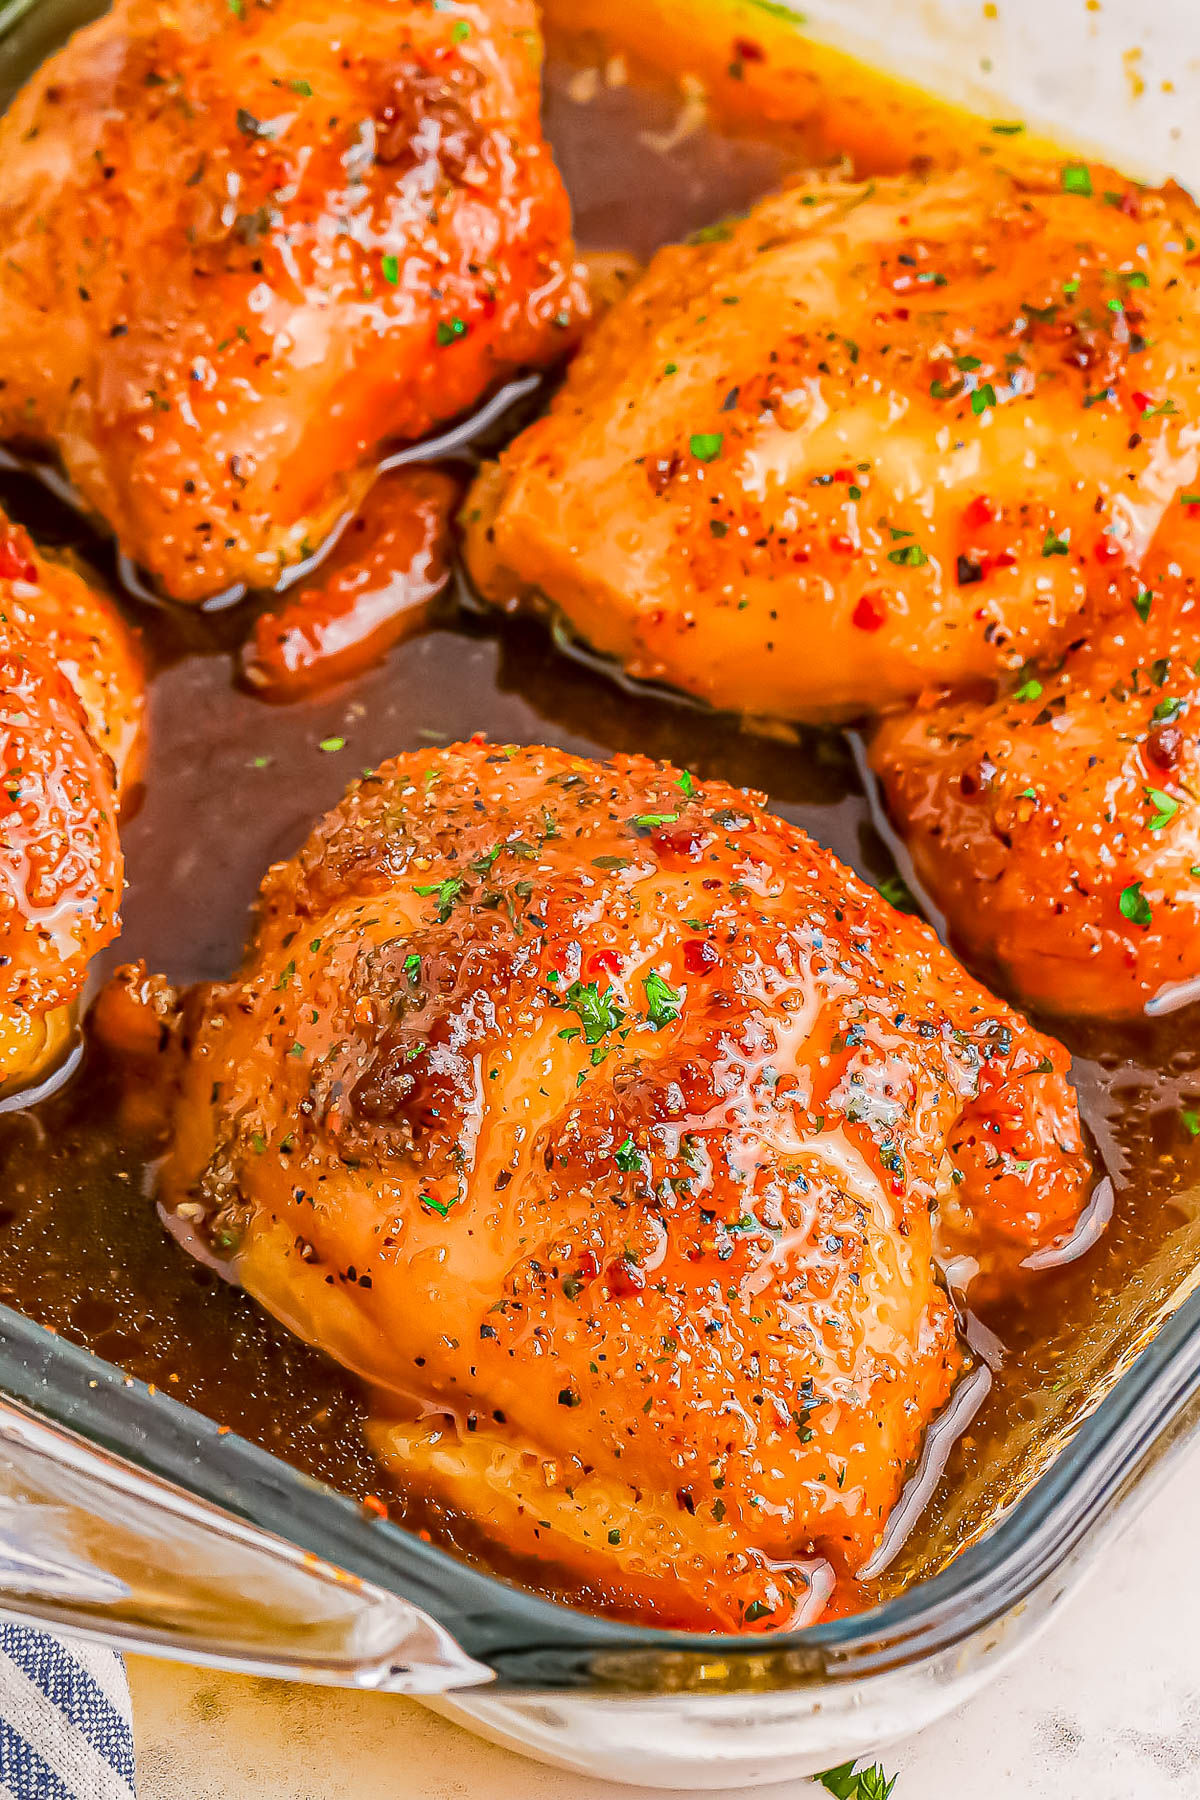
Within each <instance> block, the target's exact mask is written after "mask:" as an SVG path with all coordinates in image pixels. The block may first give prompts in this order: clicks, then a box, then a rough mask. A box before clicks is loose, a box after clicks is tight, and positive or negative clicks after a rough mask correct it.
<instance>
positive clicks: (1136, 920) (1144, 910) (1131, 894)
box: [1119, 881, 1154, 926]
mask: <svg viewBox="0 0 1200 1800" xmlns="http://www.w3.org/2000/svg"><path fill="white" fill-rule="evenodd" d="M1119 904H1120V908H1121V916H1122V917H1123V918H1126V919H1128V920H1129V923H1130V924H1131V925H1142V926H1149V924H1150V923H1151V921H1152V919H1153V917H1154V914H1153V912H1152V911H1151V910H1150V902H1149V901H1148V900H1147V898H1146V896H1145V894H1143V892H1142V884H1141V882H1140V881H1131V882H1130V883H1129V886H1128V887H1125V888H1122V889H1121V898H1120V902H1119Z"/></svg>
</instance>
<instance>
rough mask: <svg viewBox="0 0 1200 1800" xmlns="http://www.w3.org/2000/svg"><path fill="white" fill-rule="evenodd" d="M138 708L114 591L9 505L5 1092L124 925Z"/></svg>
mask: <svg viewBox="0 0 1200 1800" xmlns="http://www.w3.org/2000/svg"><path fill="white" fill-rule="evenodd" d="M141 715H142V686H141V668H140V661H139V657H138V654H137V650H136V648H135V645H134V643H133V640H132V638H131V637H130V635H129V633H128V632H127V631H126V630H125V628H124V626H123V625H122V623H121V620H120V618H119V616H118V614H117V612H116V610H115V608H114V607H113V606H112V604H111V602H110V601H108V600H107V599H105V598H104V597H103V596H101V595H100V594H98V593H95V592H94V591H93V590H92V589H91V588H90V587H89V586H88V585H87V583H86V582H85V581H84V580H83V579H82V577H81V576H80V575H78V574H76V573H75V572H74V570H72V569H70V568H68V567H67V566H66V565H65V564H62V563H57V562H53V561H51V560H49V559H48V558H45V557H42V556H39V555H38V553H37V552H36V551H35V549H34V547H33V545H32V543H31V542H30V540H29V538H28V536H27V535H26V533H25V532H24V531H23V530H22V529H21V528H20V527H19V526H16V525H12V524H10V523H9V521H8V520H7V519H5V518H4V517H3V515H0V1093H4V1092H5V1091H6V1090H9V1089H12V1088H16V1087H23V1086H26V1085H28V1084H29V1083H30V1082H31V1081H33V1080H34V1079H35V1078H36V1077H37V1076H39V1075H40V1074H42V1073H43V1072H44V1071H45V1070H46V1068H47V1067H48V1066H49V1065H50V1064H52V1063H53V1061H54V1060H55V1059H56V1057H57V1056H58V1055H59V1054H60V1053H61V1051H62V1049H63V1047H64V1046H65V1044H66V1042H67V1040H68V1037H69V1033H70V1029H71V1017H72V1015H71V1008H72V1004H73V1002H74V1001H75V1000H76V999H77V997H78V995H79V992H80V990H81V988H82V986H83V981H84V977H85V975H86V972H87V965H88V962H89V960H90V958H91V957H92V956H93V955H94V954H95V952H96V951H97V950H98V949H100V948H101V946H102V945H104V944H106V943H108V942H109V941H110V940H111V939H112V938H113V937H115V936H116V933H117V925H118V918H117V908H118V905H119V903H120V898H121V889H122V883H123V865H122V860H121V846H120V841H119V839H118V836H117V812H118V805H119V795H120V793H121V789H122V787H123V786H124V785H125V784H126V783H127V781H128V779H129V777H130V775H131V773H132V772H133V767H132V765H133V762H134V760H135V758H136V752H137V747H138V734H139V731H140V726H141Z"/></svg>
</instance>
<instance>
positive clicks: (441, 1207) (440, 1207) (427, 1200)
mask: <svg viewBox="0 0 1200 1800" xmlns="http://www.w3.org/2000/svg"><path fill="white" fill-rule="evenodd" d="M417 1199H418V1200H419V1201H420V1203H421V1205H422V1206H424V1207H427V1208H428V1210H429V1211H430V1212H435V1213H438V1214H439V1215H440V1217H441V1218H443V1219H444V1218H445V1216H446V1214H447V1213H448V1212H449V1211H450V1208H451V1207H452V1206H453V1205H454V1201H453V1200H438V1199H435V1198H434V1196H433V1195H432V1194H418V1195H417Z"/></svg>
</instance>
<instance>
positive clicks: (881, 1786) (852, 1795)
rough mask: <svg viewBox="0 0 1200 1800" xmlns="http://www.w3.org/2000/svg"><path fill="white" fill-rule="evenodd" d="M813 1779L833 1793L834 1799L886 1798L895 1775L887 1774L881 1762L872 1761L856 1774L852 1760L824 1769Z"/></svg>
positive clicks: (872, 1799) (894, 1780) (894, 1782)
mask: <svg viewBox="0 0 1200 1800" xmlns="http://www.w3.org/2000/svg"><path fill="white" fill-rule="evenodd" d="M813 1779H814V1780H816V1781H819V1782H820V1783H821V1786H822V1787H823V1788H825V1789H826V1790H827V1792H829V1793H831V1794H833V1795H834V1797H835V1800H888V1795H889V1794H890V1793H891V1791H892V1789H893V1788H894V1787H895V1785H896V1777H895V1776H894V1775H888V1774H887V1772H886V1770H885V1769H884V1767H883V1764H882V1763H872V1764H871V1766H870V1768H869V1769H859V1771H858V1773H857V1774H855V1771H854V1764H853V1762H847V1763H840V1764H839V1765H838V1767H837V1768H836V1769H826V1770H825V1772H824V1774H822V1775H817V1776H814V1778H813Z"/></svg>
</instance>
